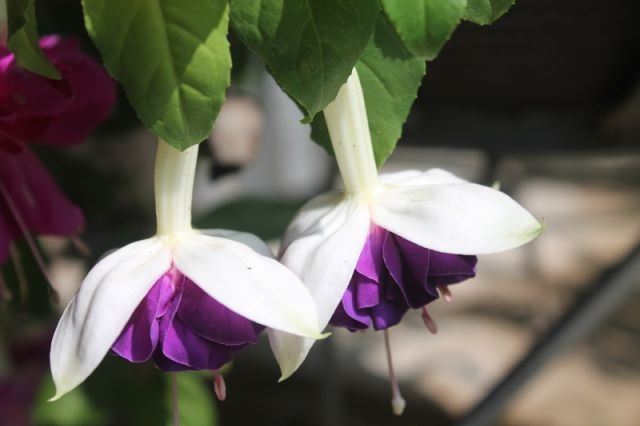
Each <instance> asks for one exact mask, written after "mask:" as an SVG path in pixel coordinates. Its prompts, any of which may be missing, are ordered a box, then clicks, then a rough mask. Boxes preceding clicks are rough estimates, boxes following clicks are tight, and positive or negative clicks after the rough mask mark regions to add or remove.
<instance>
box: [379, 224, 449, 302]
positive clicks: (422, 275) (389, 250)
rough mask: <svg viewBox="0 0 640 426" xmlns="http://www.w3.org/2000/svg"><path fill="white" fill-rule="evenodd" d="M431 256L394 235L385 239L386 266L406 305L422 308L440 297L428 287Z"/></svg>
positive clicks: (384, 255) (390, 234)
mask: <svg viewBox="0 0 640 426" xmlns="http://www.w3.org/2000/svg"><path fill="white" fill-rule="evenodd" d="M429 255H430V254H429V250H428V249H425V248H422V247H420V246H418V245H416V244H413V243H411V242H409V241H407V240H405V239H403V238H401V237H398V236H397V235H394V234H392V233H388V234H387V237H386V238H385V241H384V245H383V257H384V261H385V265H386V266H387V269H388V271H389V274H390V275H391V277H392V278H393V282H394V283H395V284H396V285H397V286H398V288H399V289H400V290H401V291H402V294H403V296H404V299H405V301H406V303H407V304H408V305H409V306H410V307H412V308H420V307H422V306H424V305H425V304H427V303H428V302H431V301H433V300H434V299H436V298H437V297H438V293H437V292H435V295H434V294H432V293H431V292H430V291H429V289H428V286H427V271H428V268H429Z"/></svg>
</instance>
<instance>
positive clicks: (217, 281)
mask: <svg viewBox="0 0 640 426" xmlns="http://www.w3.org/2000/svg"><path fill="white" fill-rule="evenodd" d="M196 159H197V146H195V147H192V148H189V149H187V150H186V151H184V152H179V151H177V150H175V149H174V148H172V147H170V146H169V145H167V144H166V143H164V142H162V141H160V142H159V144H158V154H157V157H156V171H155V190H156V215H157V219H158V230H157V234H156V235H155V236H154V237H152V238H149V239H146V240H142V241H136V242H134V243H131V244H129V245H127V246H125V247H123V248H121V249H119V250H116V251H115V252H113V253H111V254H109V255H108V256H106V257H104V258H103V259H102V260H101V261H100V262H98V264H96V265H95V266H94V267H93V269H91V271H90V272H89V274H88V275H87V277H86V278H85V280H84V282H83V283H82V285H81V287H80V289H79V290H78V293H77V294H76V295H75V297H74V298H73V300H72V301H71V303H70V304H69V306H67V308H66V309H65V311H64V313H63V315H62V318H61V319H60V322H59V324H58V327H57V329H56V332H55V335H54V337H53V342H52V345H51V356H50V358H51V372H52V375H53V380H54V382H55V385H56V395H55V396H54V397H53V398H52V399H54V400H55V399H57V398H60V397H61V396H62V395H64V394H65V393H67V392H69V391H70V390H72V389H73V388H74V387H76V386H77V385H79V384H80V383H82V381H84V380H85V379H86V378H87V377H88V376H89V374H91V372H92V371H93V370H94V369H95V368H96V367H97V366H98V364H99V363H100V361H101V360H102V359H103V358H104V357H105V355H106V354H107V353H108V352H109V351H110V350H112V351H113V352H115V353H116V354H118V355H120V356H122V357H123V358H126V359H128V360H129V361H133V362H143V361H147V360H149V359H152V360H153V361H154V362H155V364H156V365H157V366H158V367H159V368H160V369H162V370H165V371H179V370H187V369H197V370H200V369H207V370H215V369H217V368H219V367H220V366H222V365H223V364H225V363H227V362H228V361H229V360H230V359H231V357H232V355H233V353H234V352H236V351H237V350H239V349H241V348H242V347H244V346H246V345H248V344H251V343H255V342H256V339H257V336H258V334H259V333H260V332H261V330H262V329H263V328H264V327H265V326H266V327H271V328H273V329H277V330H281V331H283V332H287V333H293V334H295V335H300V336H305V337H308V338H319V337H321V336H320V331H319V328H318V321H317V317H316V310H315V307H314V303H313V300H312V298H311V296H310V295H309V293H308V291H307V290H306V289H305V287H304V285H303V284H302V283H301V282H300V280H299V279H298V278H297V277H296V276H295V275H294V274H293V273H292V272H291V271H289V270H288V269H287V268H286V267H284V266H283V265H281V264H280V263H278V262H277V261H276V260H275V259H273V256H272V254H271V251H270V250H269V248H268V247H267V246H266V245H265V244H264V243H263V242H262V241H261V240H259V239H258V238H257V237H255V236H253V235H251V234H246V233H240V232H234V231H226V230H207V231H199V230H194V229H192V228H191V197H192V187H193V178H194V173H195V165H196Z"/></svg>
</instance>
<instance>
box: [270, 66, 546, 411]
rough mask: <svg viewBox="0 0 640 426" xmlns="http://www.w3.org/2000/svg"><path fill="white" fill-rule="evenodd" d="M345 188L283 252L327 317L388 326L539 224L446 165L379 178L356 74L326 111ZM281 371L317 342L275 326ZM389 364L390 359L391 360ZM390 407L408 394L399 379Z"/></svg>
mask: <svg viewBox="0 0 640 426" xmlns="http://www.w3.org/2000/svg"><path fill="white" fill-rule="evenodd" d="M324 116H325V119H326V121H327V126H328V129H329V134H330V136H331V141H332V145H333V150H334V152H335V155H336V160H337V162H338V166H339V168H340V172H341V174H342V179H343V181H344V187H345V188H344V191H341V192H331V193H327V194H322V195H320V196H318V197H316V198H314V199H312V200H311V201H309V202H308V203H307V204H306V205H305V206H303V207H302V209H301V210H300V212H299V213H298V214H297V216H296V217H295V218H294V219H293V221H292V222H291V224H290V226H289V228H288V229H287V231H286V233H285V236H284V240H283V244H282V249H281V255H280V259H281V261H282V263H283V264H285V265H286V266H287V267H289V268H290V269H291V270H292V271H293V272H295V273H296V274H297V275H298V276H299V277H300V278H301V279H302V281H303V282H304V283H305V285H306V286H307V288H308V289H309V291H310V293H311V295H312V296H313V298H314V300H315V302H316V307H317V309H318V318H319V324H318V325H319V327H320V328H321V329H322V328H324V327H326V326H327V324H328V323H329V322H331V323H332V324H334V325H337V326H342V327H346V328H348V329H349V330H352V331H354V330H359V329H366V328H369V327H373V328H374V329H376V330H385V340H386V342H387V349H388V356H389V361H390V349H389V345H388V336H387V334H386V332H387V330H386V329H387V328H388V327H391V326H393V325H395V324H397V323H398V322H399V321H400V320H401V318H402V316H403V315H404V314H405V313H406V312H407V311H408V310H409V309H410V308H423V317H424V319H425V323H426V324H427V326H428V327H429V328H430V329H432V330H434V331H435V324H434V323H433V321H432V320H431V318H430V317H429V315H428V313H427V311H426V309H425V308H424V306H425V305H426V304H428V303H430V302H432V301H434V300H436V299H437V298H438V297H439V294H438V290H440V292H441V293H443V294H444V296H445V298H447V299H448V298H450V293H449V290H448V289H447V286H448V285H449V284H454V283H457V282H460V281H462V280H465V279H467V278H469V277H472V276H474V275H475V265H476V261H477V260H476V257H475V255H477V254H483V253H493V252H498V251H502V250H507V249H511V248H514V247H518V246H520V245H522V244H524V243H526V242H528V241H531V240H532V239H533V238H535V237H536V236H537V235H538V234H539V233H540V232H541V230H542V226H541V225H540V223H538V221H537V220H536V219H535V218H534V217H533V216H531V214H530V213H529V212H527V211H526V210H525V209H524V208H522V207H521V206H520V205H519V204H518V203H516V202H515V201H514V200H513V199H511V198H510V197H509V196H507V195H506V194H504V193H501V192H499V191H496V190H494V189H492V188H488V187H485V186H480V185H476V184H473V183H469V182H467V181H465V180H463V179H460V178H458V177H456V176H454V175H452V174H451V173H449V172H446V171H444V170H439V169H434V170H429V171H427V172H420V171H415V170H411V171H405V172H400V173H394V174H389V175H382V176H378V171H377V168H376V164H375V159H374V155H373V149H372V143H371V136H370V134H369V126H368V122H367V115H366V109H365V105H364V98H363V95H362V88H361V87H360V81H359V79H358V74H357V72H356V71H355V70H354V71H353V74H352V75H351V77H349V79H348V80H347V82H346V83H345V85H344V86H343V87H342V88H341V89H340V91H339V92H338V95H337V97H336V99H335V100H334V101H333V102H332V103H331V104H329V105H328V106H327V107H326V108H325V110H324ZM270 338H271V339H270V340H271V346H272V348H273V350H274V353H275V355H276V358H277V359H278V362H279V364H280V369H281V371H282V376H283V378H286V377H288V376H289V375H291V374H292V373H293V372H294V371H295V370H296V369H297V368H298V367H299V366H300V364H301V363H302V362H303V361H304V359H305V357H306V356H307V353H308V352H309V350H310V348H311V346H312V345H313V343H314V341H313V340H310V339H304V338H301V337H298V336H292V335H289V334H286V333H282V332H278V331H270ZM389 365H390V366H391V362H389ZM390 377H391V379H392V384H393V394H394V397H393V400H392V403H393V407H394V412H396V413H401V412H402V410H403V408H404V400H403V399H402V397H401V396H400V393H399V391H398V386H397V383H395V382H394V375H393V371H392V368H390Z"/></svg>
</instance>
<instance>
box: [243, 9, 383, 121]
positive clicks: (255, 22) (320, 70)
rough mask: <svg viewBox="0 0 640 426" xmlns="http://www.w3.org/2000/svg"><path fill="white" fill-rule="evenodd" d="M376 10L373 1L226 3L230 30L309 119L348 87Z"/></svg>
mask: <svg viewBox="0 0 640 426" xmlns="http://www.w3.org/2000/svg"><path fill="white" fill-rule="evenodd" d="M379 10H380V5H379V4H378V1H377V0H231V24H232V26H233V29H234V32H235V34H237V36H238V38H240V40H242V42H243V43H244V44H245V45H246V46H247V47H248V48H249V49H251V50H253V51H254V52H256V53H257V54H258V55H259V56H260V57H262V59H263V60H264V62H265V63H266V64H267V67H268V68H269V70H270V71H271V73H272V74H273V76H274V77H275V79H276V80H277V81H278V84H280V86H282V88H283V89H284V90H285V91H286V92H287V93H288V94H289V95H290V96H291V97H292V98H293V99H294V100H295V101H296V102H297V103H298V104H299V105H301V106H302V107H303V108H304V109H305V111H306V112H307V114H308V115H309V117H313V116H314V115H315V114H316V113H318V112H319V111H321V110H322V109H323V108H324V107H325V106H326V105H327V104H328V103H329V102H331V101H332V100H333V99H334V98H335V97H336V94H337V93H338V89H340V87H341V86H342V84H344V82H345V81H347V77H349V75H350V74H351V70H352V69H353V66H354V65H355V63H356V62H357V61H358V58H360V55H361V54H362V52H363V51H364V49H365V47H366V46H367V43H368V41H369V39H370V38H371V34H372V32H373V29H374V24H375V21H376V16H377V15H378V12H379Z"/></svg>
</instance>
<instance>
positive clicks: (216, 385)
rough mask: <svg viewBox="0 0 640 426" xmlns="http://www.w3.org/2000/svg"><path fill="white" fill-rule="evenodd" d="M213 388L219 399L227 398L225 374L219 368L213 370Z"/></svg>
mask: <svg viewBox="0 0 640 426" xmlns="http://www.w3.org/2000/svg"><path fill="white" fill-rule="evenodd" d="M213 390H214V392H215V393H216V397H217V398H218V401H224V400H225V399H227V384H226V383H225V382H224V376H223V375H222V374H220V372H219V371H218V370H213Z"/></svg>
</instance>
